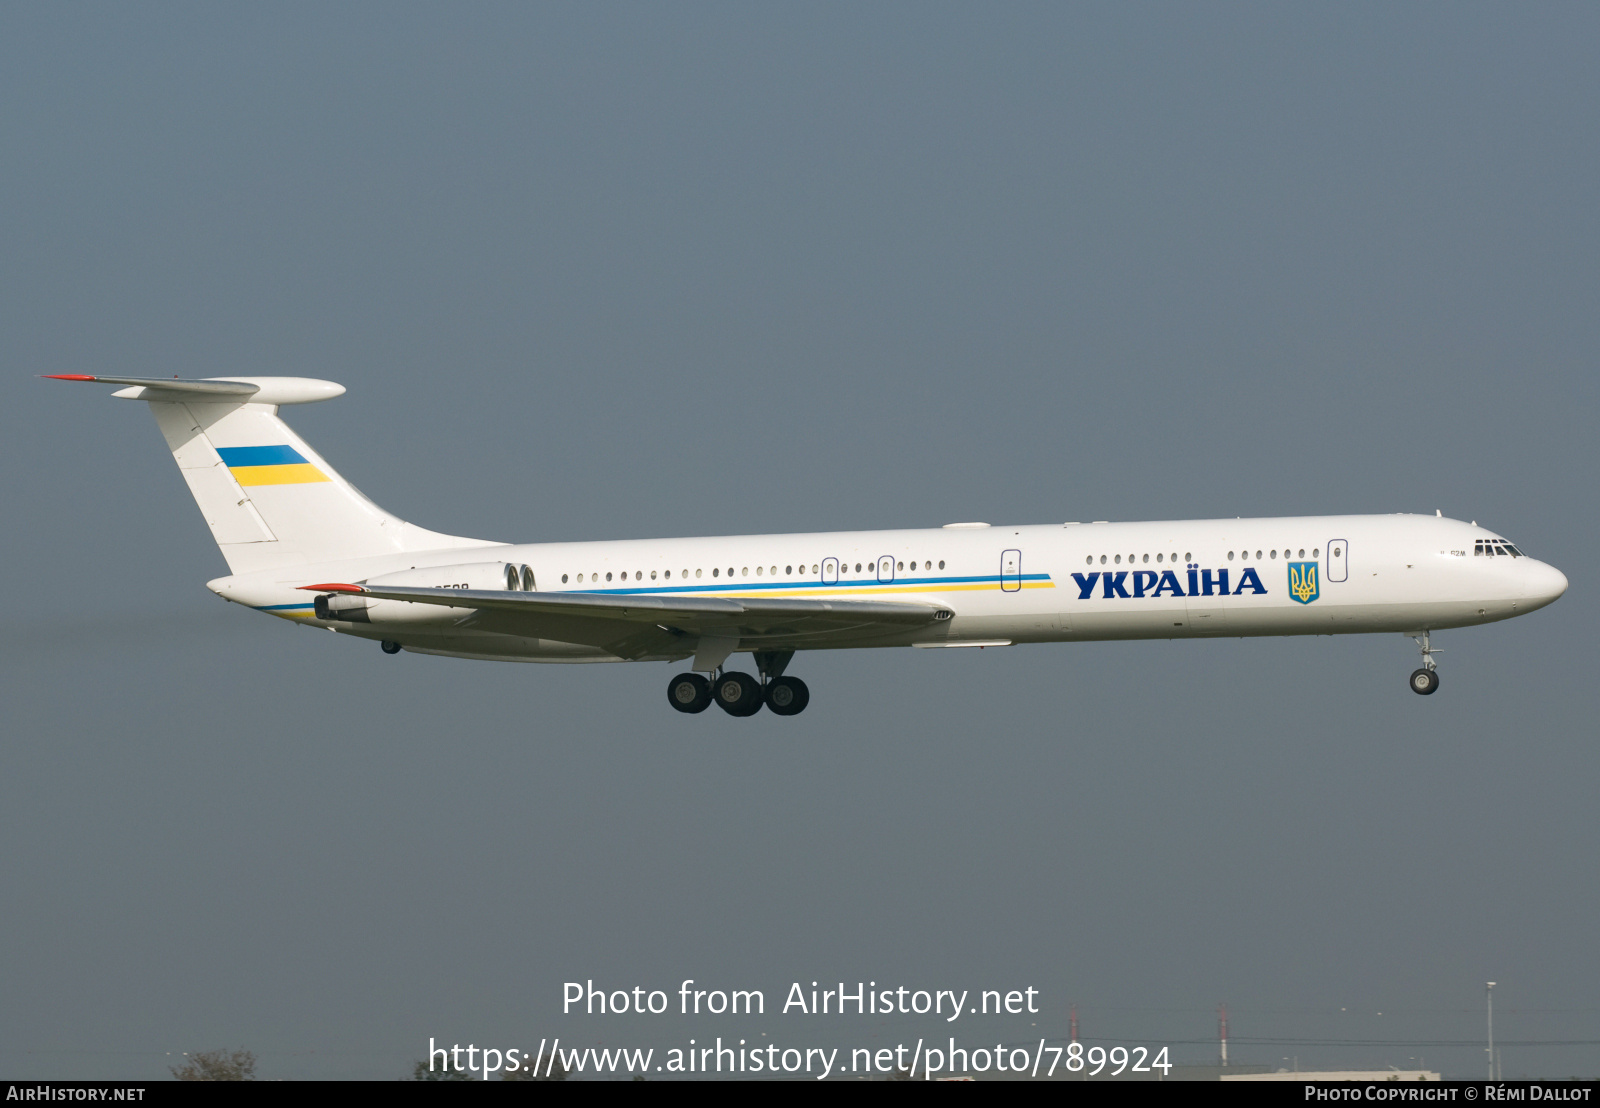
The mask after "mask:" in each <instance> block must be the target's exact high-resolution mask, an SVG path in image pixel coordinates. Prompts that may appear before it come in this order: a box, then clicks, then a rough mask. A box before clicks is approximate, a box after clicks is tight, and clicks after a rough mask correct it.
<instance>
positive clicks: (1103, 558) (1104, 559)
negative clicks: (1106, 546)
mask: <svg viewBox="0 0 1600 1108" xmlns="http://www.w3.org/2000/svg"><path fill="white" fill-rule="evenodd" d="M1100 564H1101V565H1105V564H1106V556H1105V555H1104V554H1102V555H1100Z"/></svg>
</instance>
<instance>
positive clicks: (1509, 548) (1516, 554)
mask: <svg viewBox="0 0 1600 1108" xmlns="http://www.w3.org/2000/svg"><path fill="white" fill-rule="evenodd" d="M1472 553H1473V556H1474V557H1479V558H1494V557H1507V558H1525V557H1527V555H1526V554H1524V553H1523V552H1522V551H1520V550H1518V549H1517V548H1516V547H1515V546H1513V545H1511V544H1510V543H1509V542H1507V541H1506V540H1505V539H1479V540H1477V542H1476V543H1475V544H1474V545H1473V548H1472Z"/></svg>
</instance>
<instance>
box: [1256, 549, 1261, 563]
mask: <svg viewBox="0 0 1600 1108" xmlns="http://www.w3.org/2000/svg"><path fill="white" fill-rule="evenodd" d="M1260 560H1261V551H1259V550H1257V551H1256V561H1258V562H1259V561H1260Z"/></svg>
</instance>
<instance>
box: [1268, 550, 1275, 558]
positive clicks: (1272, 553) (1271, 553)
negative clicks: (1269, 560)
mask: <svg viewBox="0 0 1600 1108" xmlns="http://www.w3.org/2000/svg"><path fill="white" fill-rule="evenodd" d="M1267 553H1268V554H1270V555H1271V556H1272V557H1273V559H1276V558H1277V557H1278V552H1277V551H1276V550H1269V551H1267Z"/></svg>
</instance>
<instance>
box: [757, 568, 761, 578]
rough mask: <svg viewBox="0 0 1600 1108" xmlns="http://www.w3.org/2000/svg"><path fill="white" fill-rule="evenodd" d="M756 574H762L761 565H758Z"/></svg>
mask: <svg viewBox="0 0 1600 1108" xmlns="http://www.w3.org/2000/svg"><path fill="white" fill-rule="evenodd" d="M756 576H757V577H760V576H761V567H760V566H756Z"/></svg>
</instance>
